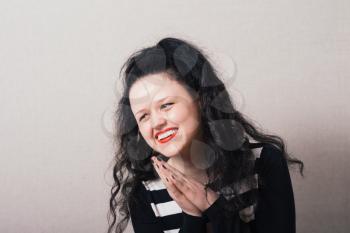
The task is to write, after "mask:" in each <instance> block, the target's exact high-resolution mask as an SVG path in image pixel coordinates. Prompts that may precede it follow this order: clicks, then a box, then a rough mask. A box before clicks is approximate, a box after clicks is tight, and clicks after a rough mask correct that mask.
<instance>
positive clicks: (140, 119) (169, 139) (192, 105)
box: [129, 73, 201, 157]
mask: <svg viewBox="0 0 350 233" xmlns="http://www.w3.org/2000/svg"><path fill="white" fill-rule="evenodd" d="M129 98H130V104H131V110H132V112H133V114H134V116H135V119H136V121H137V124H138V126H139V131H140V133H141V135H142V136H143V138H144V139H145V141H146V142H147V143H148V145H149V146H150V147H152V148H153V149H154V150H155V151H157V152H159V153H161V154H163V155H165V156H167V157H173V156H176V155H178V154H186V153H189V152H190V148H191V142H192V141H193V139H200V137H201V135H200V134H201V130H200V127H199V125H200V115H199V104H198V103H199V102H198V101H197V100H194V99H193V97H192V96H191V95H190V94H189V93H188V91H187V90H186V89H185V87H184V86H182V85H181V84H180V83H178V82H177V81H175V80H172V79H171V76H170V74H168V73H158V74H151V75H146V76H144V77H142V78H141V79H139V80H138V81H136V82H135V83H134V84H133V85H132V87H131V89H130V92H129Z"/></svg>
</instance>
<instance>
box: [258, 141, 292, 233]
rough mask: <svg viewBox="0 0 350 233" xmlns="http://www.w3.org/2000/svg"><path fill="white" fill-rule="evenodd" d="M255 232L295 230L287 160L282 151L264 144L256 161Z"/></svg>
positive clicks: (271, 232) (287, 231) (286, 231)
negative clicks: (257, 196) (256, 205)
mask: <svg viewBox="0 0 350 233" xmlns="http://www.w3.org/2000/svg"><path fill="white" fill-rule="evenodd" d="M259 169H260V172H259V178H260V179H261V184H259V200H258V207H257V210H256V213H255V219H256V220H255V224H256V232H257V233H266V232H268V233H277V232H284V233H295V206H294V194H293V188H292V182H291V179H290V175H289V170H288V166H287V161H286V159H285V158H284V156H283V155H282V153H281V151H279V150H278V149H277V148H274V147H272V146H268V147H264V148H263V149H262V151H261V156H260V161H259Z"/></svg>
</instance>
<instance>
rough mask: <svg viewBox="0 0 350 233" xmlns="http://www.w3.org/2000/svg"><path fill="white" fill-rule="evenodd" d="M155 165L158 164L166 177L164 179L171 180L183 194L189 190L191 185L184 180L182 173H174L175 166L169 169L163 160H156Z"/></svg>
mask: <svg viewBox="0 0 350 233" xmlns="http://www.w3.org/2000/svg"><path fill="white" fill-rule="evenodd" d="M155 163H156V165H158V168H159V171H160V172H161V173H162V174H163V175H164V176H165V177H166V179H168V180H171V182H172V183H173V184H174V185H175V186H176V187H177V188H178V189H179V190H180V191H181V192H182V193H184V194H185V195H187V194H188V193H189V192H191V186H190V185H189V184H188V182H187V181H186V179H185V177H184V175H182V174H181V173H180V172H179V173H177V175H176V174H175V172H174V171H175V170H176V169H175V168H174V169H171V170H170V169H169V168H170V167H169V166H166V163H165V162H164V161H163V162H162V161H156V162H155Z"/></svg>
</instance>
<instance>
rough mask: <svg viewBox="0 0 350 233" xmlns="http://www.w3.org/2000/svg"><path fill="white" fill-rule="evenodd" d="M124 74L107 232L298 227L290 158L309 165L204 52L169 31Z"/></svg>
mask: <svg viewBox="0 0 350 233" xmlns="http://www.w3.org/2000/svg"><path fill="white" fill-rule="evenodd" d="M122 71H124V73H123V85H124V92H123V97H122V98H121V100H120V101H119V103H118V109H117V111H116V135H115V139H116V141H115V143H116V145H117V146H118V150H117V151H116V155H115V166H114V170H113V177H114V180H115V184H114V185H113V187H112V189H111V198H110V214H111V215H109V217H110V216H112V221H110V225H109V229H108V232H109V233H110V232H113V229H114V228H115V231H114V232H118V233H121V232H123V230H124V229H125V227H126V224H127V222H128V220H129V219H130V218H131V222H132V226H133V228H134V231H135V232H136V233H143V232H150V233H161V232H162V233H163V232H165V233H174V232H181V233H185V232H191V233H196V232H198V233H199V232H200V233H204V232H213V233H226V232H227V233H232V232H258V233H261V232H268V233H272V232H284V233H289V232H295V207H294V196H293V189H292V184H291V180H290V175H289V171H288V166H287V164H293V163H296V164H298V165H299V168H300V172H301V174H302V175H303V163H302V162H301V161H300V160H297V159H293V158H291V156H290V155H288V153H287V152H286V149H285V145H284V143H283V140H282V139H281V138H280V137H278V136H275V135H266V134H263V133H262V132H259V130H257V129H256V128H255V127H254V126H253V124H252V123H250V122H249V121H248V120H246V119H245V118H244V117H243V114H241V113H240V112H238V111H237V110H236V109H235V108H234V105H233V104H232V101H231V99H230V96H229V94H228V92H227V90H226V87H225V85H224V84H223V82H222V81H221V80H220V79H219V77H218V76H217V74H216V71H215V70H214V68H213V67H212V65H211V64H210V62H209V61H208V59H207V58H206V57H205V55H204V54H203V52H202V51H200V49H198V48H197V47H196V46H194V45H192V44H190V43H188V42H186V41H184V40H180V39H176V38H165V39H162V40H161V41H159V42H158V43H157V44H156V45H155V46H152V47H148V48H145V49H142V50H140V51H138V52H136V53H135V54H133V55H132V56H131V57H130V58H129V59H128V60H127V61H126V63H125V64H124V65H123V67H122ZM118 194H119V195H118ZM117 213H119V214H118V215H117ZM109 220H110V218H109Z"/></svg>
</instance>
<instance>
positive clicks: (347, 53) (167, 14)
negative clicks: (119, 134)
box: [0, 0, 350, 233]
mask: <svg viewBox="0 0 350 233" xmlns="http://www.w3.org/2000/svg"><path fill="white" fill-rule="evenodd" d="M349 12H350V2H349V1H347V0H304V1H301V0H295V1H286V0H266V1H261V0H260V1H258V0H252V1H246V0H245V1H243V0H241V1H238V0H227V1H223V0H222V1H203V0H186V1H185V0H181V1H180V0H178V1H164V0H153V1H135V0H128V1H117V0H114V1H112V0H107V1H97V0H93V1H92V0H74V1H72V0H69V1H68V0H61V1H48V0H45V1H44V0H36V1H35V0H26V1H24V0H22V1H20V0H12V1H1V3H0V29H1V32H0V34H1V36H0V103H1V114H0V129H1V130H0V137H1V138H0V139H1V141H0V232H2V233H18V232H26V233H63V232H64V233H96V232H101V233H102V232H106V229H107V218H106V216H107V212H108V201H109V195H110V194H109V193H110V187H111V185H112V178H111V172H112V169H111V162H112V157H113V145H112V139H111V132H112V130H113V110H114V108H115V103H116V102H117V98H118V97H119V94H120V92H119V91H118V88H119V86H118V84H117V83H118V82H117V79H118V74H119V69H120V68H121V65H122V63H123V62H124V61H125V59H126V58H127V57H128V56H129V55H130V54H131V53H132V52H134V51H136V50H138V49H140V48H142V47H145V46H150V45H154V44H155V43H156V42H157V41H158V40H160V39H161V38H163V37H165V36H173V37H179V38H183V39H187V40H189V41H190V42H193V43H194V44H196V45H198V46H199V47H200V48H202V49H203V50H204V51H205V52H206V53H207V54H208V55H209V56H210V58H211V59H212V60H213V62H215V63H216V64H217V66H218V67H220V71H221V75H222V77H223V78H225V77H226V78H228V79H229V78H231V80H232V79H234V82H230V83H231V84H230V87H229V89H230V91H231V93H232V95H233V96H234V98H233V99H234V101H235V102H236V104H237V106H238V109H239V110H240V111H242V112H243V113H244V114H246V115H248V116H249V117H250V119H252V120H254V122H256V124H257V125H259V126H261V127H262V128H264V129H266V132H269V133H273V134H277V135H280V136H281V137H283V138H284V140H285V142H286V144H287V150H288V151H289V152H290V153H292V154H293V155H294V156H296V157H298V158H299V159H301V160H303V161H304V163H305V165H306V170H305V178H304V179H302V178H301V177H300V175H299V174H298V173H297V172H296V170H295V171H291V176H292V182H293V187H294V195H295V202H296V214H297V231H298V232H300V233H308V232H317V233H328V232H333V233H340V232H344V233H345V232H347V230H348V229H350V191H349V190H350V189H349V186H348V185H349V184H350V182H349V181H350V178H349V175H350V173H349V169H348V168H349V167H350V159H349V152H348V148H347V146H349V142H350V137H349V130H350V123H349V119H350V107H349V104H348V102H347V101H348V100H349V99H350V95H349V90H350V81H349V80H350V79H349V74H350V63H349V61H350V27H349V26H350V14H349ZM129 232H131V231H129Z"/></svg>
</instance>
